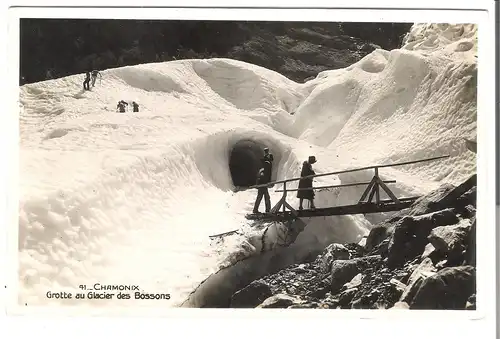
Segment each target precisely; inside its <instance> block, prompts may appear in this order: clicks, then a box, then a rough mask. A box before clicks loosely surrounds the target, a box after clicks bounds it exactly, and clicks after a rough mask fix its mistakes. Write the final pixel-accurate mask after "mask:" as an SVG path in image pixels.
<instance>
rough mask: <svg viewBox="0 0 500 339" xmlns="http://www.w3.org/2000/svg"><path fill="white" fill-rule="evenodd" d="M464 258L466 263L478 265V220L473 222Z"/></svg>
mask: <svg viewBox="0 0 500 339" xmlns="http://www.w3.org/2000/svg"><path fill="white" fill-rule="evenodd" d="M464 259H465V260H464V265H471V266H474V267H476V220H474V222H472V226H471V229H470V232H469V236H468V239H467V250H466V251H465V254H464Z"/></svg>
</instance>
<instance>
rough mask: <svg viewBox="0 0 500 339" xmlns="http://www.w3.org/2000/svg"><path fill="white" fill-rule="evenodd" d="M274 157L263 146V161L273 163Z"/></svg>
mask: <svg viewBox="0 0 500 339" xmlns="http://www.w3.org/2000/svg"><path fill="white" fill-rule="evenodd" d="M273 160H274V157H273V155H272V153H269V148H267V147H266V148H264V158H263V161H269V162H270V163H271V164H272V163H273Z"/></svg>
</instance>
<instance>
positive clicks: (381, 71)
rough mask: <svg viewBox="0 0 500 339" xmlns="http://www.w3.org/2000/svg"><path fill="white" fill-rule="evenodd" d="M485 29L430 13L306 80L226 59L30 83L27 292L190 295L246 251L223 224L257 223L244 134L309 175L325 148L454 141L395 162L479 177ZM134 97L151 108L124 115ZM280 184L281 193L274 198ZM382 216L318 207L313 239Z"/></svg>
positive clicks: (352, 154) (383, 148)
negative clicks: (242, 175)
mask: <svg viewBox="0 0 500 339" xmlns="http://www.w3.org/2000/svg"><path fill="white" fill-rule="evenodd" d="M460 27H463V28H460ZM474 29H475V28H474V27H471V26H425V25H417V26H414V28H413V30H412V32H411V33H410V35H409V38H408V39H407V42H406V45H405V46H404V47H403V48H402V49H400V50H394V51H383V50H377V51H375V52H373V53H372V54H370V55H368V56H367V57H365V58H364V59H363V60H361V61H360V62H358V63H356V64H354V65H352V66H350V67H348V68H346V69H341V70H335V71H329V72H323V73H321V74H319V75H318V77H317V78H316V79H315V80H312V81H310V82H307V83H305V84H297V83H295V82H292V81H290V80H288V79H286V78H285V77H283V76H281V75H279V74H277V73H275V72H273V71H270V70H267V69H264V68H261V67H257V66H254V65H250V64H246V63H242V62H238V61H235V60H229V59H210V60H183V61H176V62H169V63H160V64H147V65H138V66H133V67H124V68H118V69H110V70H106V71H103V72H102V73H103V79H102V82H100V81H98V82H97V84H96V87H95V88H93V90H92V91H87V92H84V91H82V90H81V88H82V81H83V77H82V75H74V76H70V77H66V78H61V79H56V80H50V81H46V82H40V83H35V84H30V85H25V86H22V87H21V88H20V102H21V104H22V111H21V114H20V161H21V163H20V171H21V172H20V207H19V252H20V256H19V264H20V267H19V274H20V278H19V282H20V297H19V302H20V303H22V304H25V303H26V304H28V305H46V304H50V303H56V304H60V303H65V304H72V305H83V304H85V303H89V304H90V305H93V306H96V305H97V304H99V303H102V304H103V305H104V304H106V305H109V304H112V305H118V306H119V305H130V301H123V300H116V299H114V300H101V301H100V302H99V303H97V304H96V301H95V300H92V301H89V300H83V301H75V300H60V299H49V298H47V296H46V293H47V291H52V292H61V291H65V290H70V291H72V292H75V290H77V287H78V286H79V285H81V284H86V285H87V286H92V285H93V284H94V283H100V284H113V285H116V284H130V285H131V284H136V285H139V287H140V288H141V289H142V290H144V291H145V292H147V293H170V294H171V299H170V300H166V301H165V300H164V301H147V300H134V302H135V303H134V305H135V304H136V303H145V304H150V305H152V306H156V307H163V306H176V305H179V304H180V303H181V302H182V301H183V300H185V298H186V297H187V295H188V294H189V292H191V291H192V290H193V289H194V288H195V287H196V286H197V285H198V284H199V283H200V282H201V281H202V280H203V279H205V278H206V277H207V276H208V275H209V274H211V273H213V272H215V271H216V270H217V268H218V265H219V264H220V263H221V262H222V261H223V260H224V259H225V258H226V257H227V255H228V254H229V253H231V252H233V251H237V250H241V249H240V244H241V239H239V238H237V237H234V238H228V239H227V240H226V241H225V242H224V243H223V244H218V245H217V244H215V245H214V244H211V243H210V239H209V235H213V234H216V233H221V232H225V231H230V230H233V229H239V228H241V229H242V230H243V232H248V233H250V231H251V230H250V227H251V225H250V224H249V223H248V221H247V220H246V219H245V218H244V215H245V214H246V213H249V212H250V211H251V209H252V207H253V202H254V199H255V195H256V192H255V191H241V192H238V193H235V192H234V191H233V188H234V187H233V183H232V180H231V173H230V171H229V166H228V163H229V157H230V152H231V150H232V149H233V147H235V145H236V144H237V143H238V142H239V141H241V140H252V141H254V142H256V143H258V144H259V145H262V147H265V146H267V147H269V148H270V149H271V151H272V152H273V153H274V154H275V157H276V160H275V165H274V167H275V170H274V173H273V178H275V179H283V178H289V177H296V176H298V175H299V173H300V165H301V163H302V161H304V160H305V159H307V156H309V155H311V154H314V155H316V156H317V158H318V163H317V164H315V165H314V168H315V170H316V172H318V173H320V172H326V171H329V170H335V169H345V168H348V167H357V166H360V165H366V164H373V163H389V162H394V161H405V160H412V159H420V158H424V157H429V156H435V155H443V154H450V155H451V158H449V159H447V160H444V161H441V162H439V163H429V164H421V165H413V166H406V167H404V168H396V169H387V170H384V171H383V172H382V173H381V175H382V176H383V177H394V178H396V179H397V180H398V184H397V185H395V188H394V191H395V192H396V193H397V194H400V195H406V194H408V195H410V194H414V193H424V192H426V191H428V190H430V189H432V188H434V187H436V186H437V185H439V184H440V183H442V182H453V183H456V182H459V181H460V180H463V179H464V178H466V177H467V176H468V175H469V174H470V173H472V172H474V171H475V154H474V153H472V152H469V151H467V149H466V147H465V144H464V143H463V141H462V140H461V138H462V137H467V138H471V137H472V138H473V137H474V135H475V131H476V92H475V91H476V86H475V79H476V62H475V58H474V56H473V53H474V51H475V31H474ZM434 35H436V36H437V38H434V37H433V36H434ZM467 47H470V48H469V49H468V50H467ZM122 99H123V100H125V101H130V102H131V101H136V102H138V103H139V104H140V112H138V113H132V112H127V113H124V114H121V113H117V112H116V103H117V102H118V101H119V100H122ZM371 175H372V173H370V172H369V171H365V172H355V173H349V174H344V175H341V176H338V177H324V178H318V179H317V180H316V182H317V185H322V184H325V183H328V184H334V183H339V182H353V181H366V180H367V179H369V178H370V177H371ZM276 188H278V187H276ZM363 189H364V187H357V188H349V189H345V190H342V191H341V192H334V194H332V192H328V191H325V192H319V193H318V196H317V206H318V207H321V206H328V205H331V204H339V203H350V202H353V201H356V200H357V199H359V196H360V194H361V191H362V190H363ZM279 196H280V193H276V192H271V199H272V202H273V203H274V202H276V201H277V199H278V198H279ZM293 200H294V199H291V203H292V205H294V206H297V202H295V201H293ZM371 221H373V220H371V219H370V220H367V219H366V218H365V217H363V216H342V217H330V218H321V220H319V219H314V220H309V221H308V222H309V224H308V227H306V230H305V231H304V232H303V233H302V234H301V235H300V236H299V238H298V239H297V243H299V244H304V246H323V245H325V244H328V243H330V242H333V241H338V242H343V241H357V240H359V239H360V237H361V236H363V235H364V234H366V232H367V231H368V230H369V228H370V227H371ZM250 247H251V246H250ZM254 250H255V249H254ZM249 252H252V249H249Z"/></svg>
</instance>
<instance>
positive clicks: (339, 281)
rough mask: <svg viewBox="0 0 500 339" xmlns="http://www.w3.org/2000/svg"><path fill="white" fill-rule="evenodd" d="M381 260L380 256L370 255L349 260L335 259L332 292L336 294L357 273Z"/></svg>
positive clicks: (332, 273) (332, 270) (332, 268)
mask: <svg viewBox="0 0 500 339" xmlns="http://www.w3.org/2000/svg"><path fill="white" fill-rule="evenodd" d="M380 261H381V257H380V256H377V255H375V256H368V257H363V258H355V259H349V260H335V261H334V262H332V267H331V292H332V293H333V294H336V293H337V292H339V291H340V289H341V288H342V286H343V285H344V284H345V283H346V282H348V281H351V279H352V278H354V276H355V275H357V274H358V273H360V272H361V271H362V270H363V269H365V268H367V267H368V266H369V265H374V264H376V263H377V262H380Z"/></svg>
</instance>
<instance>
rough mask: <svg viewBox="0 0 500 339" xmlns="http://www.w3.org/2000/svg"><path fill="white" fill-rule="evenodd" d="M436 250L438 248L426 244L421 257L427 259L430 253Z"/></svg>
mask: <svg viewBox="0 0 500 339" xmlns="http://www.w3.org/2000/svg"><path fill="white" fill-rule="evenodd" d="M435 250H436V248H435V247H434V246H433V245H432V244H431V243H428V244H427V245H425V248H424V252H423V253H422V256H421V257H420V258H422V259H425V258H429V257H430V255H431V254H432V253H433V252H434V251H435Z"/></svg>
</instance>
